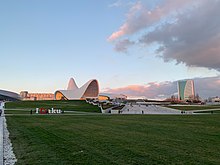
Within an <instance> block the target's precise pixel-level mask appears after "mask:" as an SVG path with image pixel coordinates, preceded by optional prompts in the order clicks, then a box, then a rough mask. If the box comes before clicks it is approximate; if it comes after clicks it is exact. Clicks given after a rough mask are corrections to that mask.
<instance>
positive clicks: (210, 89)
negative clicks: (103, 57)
mask: <svg viewBox="0 0 220 165" xmlns="http://www.w3.org/2000/svg"><path fill="white" fill-rule="evenodd" d="M194 82H195V89H196V93H198V94H199V95H200V96H201V97H202V98H208V97H212V96H220V88H219V87H220V76H217V77H206V78H195V79H194ZM103 92H105V93H116V94H125V95H127V96H128V97H145V98H148V99H165V98H169V97H170V96H171V95H173V94H176V93H177V81H174V82H171V81H165V82H160V83H156V82H150V83H148V84H146V85H129V86H126V87H121V88H112V89H111V88H108V89H105V90H104V91H103Z"/></svg>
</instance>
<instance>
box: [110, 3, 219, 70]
mask: <svg viewBox="0 0 220 165" xmlns="http://www.w3.org/2000/svg"><path fill="white" fill-rule="evenodd" d="M219 7H220V0H213V1H208V0H200V1H198V0H178V1H173V0H164V1H161V3H160V4H158V6H156V7H154V8H153V9H149V8H147V7H145V6H144V5H143V3H141V1H138V2H137V3H136V4H134V6H133V7H132V8H131V9H130V11H129V12H128V14H127V19H126V21H125V23H124V24H123V25H122V26H121V27H120V28H119V30H118V31H116V32H114V33H112V35H111V36H109V38H108V40H109V41H114V42H113V43H114V44H115V46H116V47H117V49H116V48H115V50H116V51H119V50H123V51H125V52H126V50H127V49H128V48H129V46H131V45H132V44H131V45H128V44H127V45H126V47H125V46H124V45H123V44H120V42H121V40H119V39H120V38H123V37H125V36H126V38H127V39H128V40H131V39H130V38H129V37H132V35H136V38H137V39H136V40H133V42H135V43H136V45H141V46H142V47H143V45H144V46H145V47H150V46H151V45H152V44H154V45H155V43H156V44H157V45H158V48H157V50H156V51H155V55H158V56H159V57H161V58H163V59H164V61H165V62H169V61H172V60H175V61H176V62H177V64H178V63H184V64H186V65H187V66H193V67H206V68H212V69H215V70H218V71H220V19H219V18H218V16H219V15H220V10H219ZM141 30H142V32H140V31H141ZM137 34H138V37H137Z"/></svg>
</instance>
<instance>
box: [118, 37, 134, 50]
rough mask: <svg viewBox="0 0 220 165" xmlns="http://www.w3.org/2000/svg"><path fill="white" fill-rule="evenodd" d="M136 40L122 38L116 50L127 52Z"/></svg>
mask: <svg viewBox="0 0 220 165" xmlns="http://www.w3.org/2000/svg"><path fill="white" fill-rule="evenodd" d="M134 44H135V42H133V41H130V40H128V39H124V40H120V41H118V42H117V43H116V44H115V50H116V51H117V52H127V49H128V47H130V46H132V45H134Z"/></svg>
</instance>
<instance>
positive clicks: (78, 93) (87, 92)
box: [54, 78, 99, 100]
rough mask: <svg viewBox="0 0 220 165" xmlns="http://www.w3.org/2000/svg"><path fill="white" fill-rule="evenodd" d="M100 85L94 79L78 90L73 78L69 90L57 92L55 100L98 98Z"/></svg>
mask: <svg viewBox="0 0 220 165" xmlns="http://www.w3.org/2000/svg"><path fill="white" fill-rule="evenodd" d="M98 95H99V84H98V81H97V80H95V79H93V80H90V81H88V82H87V83H86V84H84V85H83V86H82V87H81V88H78V87H77V85H76V82H75V81H74V79H73V78H71V79H70V81H69V84H68V87H67V90H57V91H56V92H55V94H54V97H55V100H84V99H86V98H98Z"/></svg>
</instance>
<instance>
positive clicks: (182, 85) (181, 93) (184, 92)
mask: <svg viewBox="0 0 220 165" xmlns="http://www.w3.org/2000/svg"><path fill="white" fill-rule="evenodd" d="M177 86H178V99H179V100H192V99H194V98H195V89H194V81H193V80H182V81H178V85H177Z"/></svg>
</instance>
